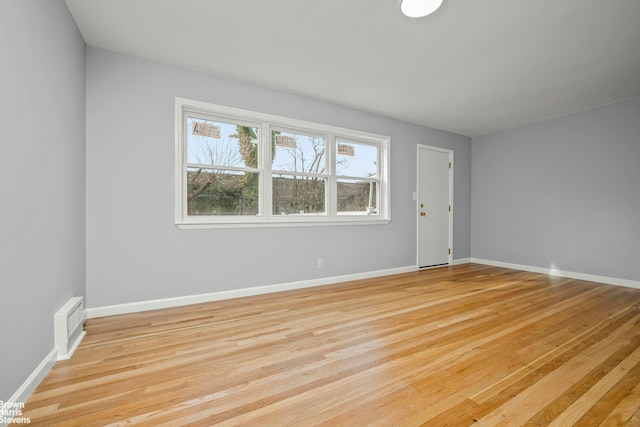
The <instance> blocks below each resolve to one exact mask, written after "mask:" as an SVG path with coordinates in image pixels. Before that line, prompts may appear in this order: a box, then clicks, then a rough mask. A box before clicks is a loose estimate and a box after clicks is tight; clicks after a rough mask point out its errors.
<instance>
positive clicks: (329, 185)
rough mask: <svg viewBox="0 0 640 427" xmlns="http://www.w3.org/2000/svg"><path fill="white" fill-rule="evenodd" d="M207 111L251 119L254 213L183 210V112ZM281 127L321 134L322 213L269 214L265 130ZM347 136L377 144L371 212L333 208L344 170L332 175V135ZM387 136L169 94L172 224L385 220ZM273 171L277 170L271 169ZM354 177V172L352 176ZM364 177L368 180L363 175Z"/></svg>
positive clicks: (261, 224) (316, 223)
mask: <svg viewBox="0 0 640 427" xmlns="http://www.w3.org/2000/svg"><path fill="white" fill-rule="evenodd" d="M187 113H192V114H194V115H196V116H197V115H201V116H212V117H215V118H216V119H221V120H230V121H232V122H244V123H252V124H253V126H257V127H258V128H259V133H260V135H259V138H260V143H259V147H260V148H259V149H260V150H261V151H260V155H259V156H258V159H259V161H258V171H257V172H258V174H259V180H260V181H259V182H260V192H259V215H255V216H244V215H243V216H239V215H238V216H234V215H229V216H226V215H225V216H212V215H207V216H205V215H202V216H189V215H188V214H187V205H186V203H187V194H186V180H187V173H186V171H187V167H188V166H187V165H188V163H187V158H186V151H187V143H186V135H187V134H186V132H188V129H186V127H187V126H186V123H185V119H184V117H185V115H186V114H187ZM282 129H287V130H291V131H295V132H308V133H311V134H317V135H319V136H323V137H326V138H327V140H326V146H327V147H328V148H329V149H326V153H325V156H326V162H327V163H326V164H327V168H326V170H325V173H324V174H323V175H324V176H326V179H327V181H326V188H325V192H326V193H325V200H326V202H325V206H326V213H324V214H302V215H296V214H292V215H284V216H282V215H275V214H273V213H272V212H271V203H272V201H271V199H272V189H271V179H272V177H273V171H272V170H271V167H270V165H271V131H272V130H282ZM338 140H343V141H351V142H353V143H361V144H367V145H374V146H377V147H379V149H378V150H379V151H378V157H379V163H380V164H379V169H378V170H379V174H380V176H379V177H377V178H376V179H375V181H377V182H379V187H380V188H378V190H377V191H378V193H379V195H378V197H379V200H378V213H377V214H375V215H367V214H358V213H346V214H345V213H338V212H337V181H338V179H340V178H349V177H346V176H344V177H343V176H337V175H336V171H335V164H334V162H335V156H336V153H335V151H336V149H337V141H338ZM390 142H391V139H390V137H388V136H385V135H378V134H373V133H369V132H363V131H358V130H352V129H346V128H341V127H336V126H330V125H324V124H321V123H314V122H308V121H304V120H298V119H291V118H288V117H282V116H276V115H272V114H265V113H259V112H254V111H249V110H243V109H239V108H234V107H228V106H224V105H217V104H210V103H207V102H201V101H195V100H190V99H185V98H176V100H175V203H174V204H175V224H176V226H177V227H178V228H181V229H206V228H227V227H279V226H287V227H295V226H327V225H373V224H388V223H389V222H390V221H391V209H390V207H391V206H390V200H391V197H390V186H391V185H390V145H391V144H390ZM276 173H278V172H276ZM354 178H357V177H354ZM365 179H366V180H369V179H367V178H365Z"/></svg>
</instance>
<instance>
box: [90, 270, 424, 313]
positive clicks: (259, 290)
mask: <svg viewBox="0 0 640 427" xmlns="http://www.w3.org/2000/svg"><path fill="white" fill-rule="evenodd" d="M416 270H417V267H416V266H409V267H399V268H392V269H388V270H378V271H370V272H366V273H356V274H348V275H345V276H334V277H326V278H322V279H312V280H303V281H299V282H290V283H281V284H277V285H267V286H256V287H251V288H243V289H234V290H229V291H221V292H213V293H209V294H200V295H188V296H183V297H175V298H165V299H156V300H148V301H139V302H132V303H127V304H117V305H108V306H103V307H94V308H88V309H87V318H89V319H93V318H96V317H106V316H116V315H118V314H128V313H137V312H140V311H149V310H158V309H162V308H171V307H181V306H184V305H191V304H200V303H205V302H212V301H222V300H226V299H231V298H240V297H247V296H253V295H262V294H269V293H273V292H282V291H290V290H294V289H303V288H310V287H314V286H324V285H331V284H335V283H340V282H349V281H352V280H361V279H370V278H373V277H382V276H390V275H392V274H402V273H409V272H412V271H416Z"/></svg>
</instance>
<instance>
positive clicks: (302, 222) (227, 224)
mask: <svg viewBox="0 0 640 427" xmlns="http://www.w3.org/2000/svg"><path fill="white" fill-rule="evenodd" d="M390 222H391V220H390V219H367V220H363V219H362V218H353V217H351V218H336V219H323V220H317V219H315V218H304V219H303V218H302V217H301V218H299V219H292V218H291V217H287V220H286V221H284V220H282V221H278V220H277V219H274V220H271V221H242V220H230V221H224V222H210V221H189V222H176V227H178V228H179V229H181V230H203V229H212V228H269V227H326V226H344V225H385V224H389V223H390Z"/></svg>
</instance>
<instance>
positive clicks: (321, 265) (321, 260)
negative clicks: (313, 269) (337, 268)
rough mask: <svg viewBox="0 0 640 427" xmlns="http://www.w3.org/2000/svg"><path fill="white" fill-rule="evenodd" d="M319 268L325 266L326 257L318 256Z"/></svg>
mask: <svg viewBox="0 0 640 427" xmlns="http://www.w3.org/2000/svg"><path fill="white" fill-rule="evenodd" d="M318 268H324V259H322V258H318Z"/></svg>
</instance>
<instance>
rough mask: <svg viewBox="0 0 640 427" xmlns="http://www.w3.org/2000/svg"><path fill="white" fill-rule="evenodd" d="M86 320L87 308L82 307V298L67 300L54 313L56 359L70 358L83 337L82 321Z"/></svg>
mask: <svg viewBox="0 0 640 427" xmlns="http://www.w3.org/2000/svg"><path fill="white" fill-rule="evenodd" d="M85 320H87V310H85V308H84V298H83V297H74V298H71V299H70V300H69V302H67V303H66V304H65V305H64V306H63V307H62V308H61V309H60V310H59V311H58V312H57V313H56V315H55V317H54V322H53V323H54V328H55V341H56V350H57V351H58V360H66V359H70V358H71V356H72V355H73V352H74V351H76V348H78V345H79V344H80V341H82V338H84V336H85V334H86V332H85V331H84V322H85Z"/></svg>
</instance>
